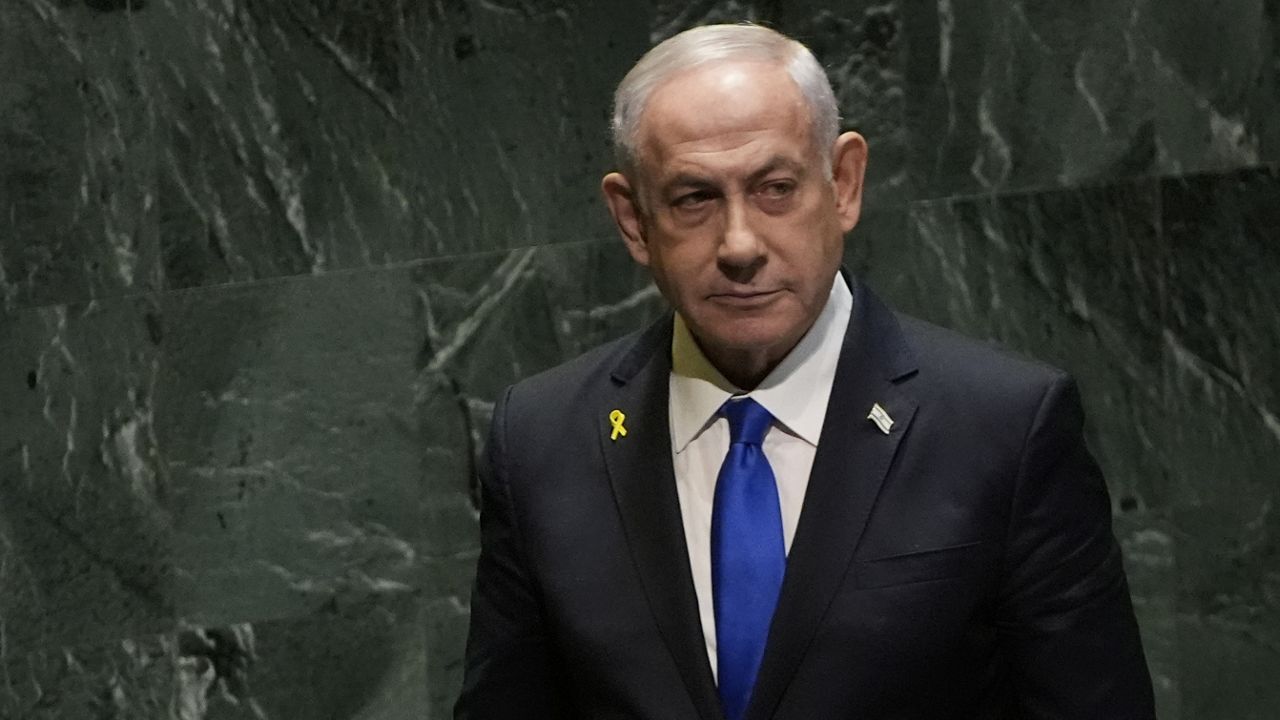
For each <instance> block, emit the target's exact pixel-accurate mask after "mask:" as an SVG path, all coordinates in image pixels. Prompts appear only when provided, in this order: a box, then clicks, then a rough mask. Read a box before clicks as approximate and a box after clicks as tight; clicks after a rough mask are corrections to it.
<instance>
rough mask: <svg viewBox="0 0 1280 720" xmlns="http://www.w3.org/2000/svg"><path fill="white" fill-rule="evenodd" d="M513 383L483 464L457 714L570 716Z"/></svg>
mask: <svg viewBox="0 0 1280 720" xmlns="http://www.w3.org/2000/svg"><path fill="white" fill-rule="evenodd" d="M510 396H511V389H510V388H508V390H507V391H506V393H505V394H504V395H503V397H502V398H501V399H499V400H498V402H497V403H496V405H495V406H494V413H493V425H492V427H491V429H490V433H489V444H488V447H487V449H486V462H484V463H482V465H481V468H480V482H481V508H480V558H479V561H478V563H477V567H476V579H475V585H474V586H473V587H472V592H471V624H470V630H469V632H468V636H467V649H466V659H465V663H466V667H465V670H464V676H463V686H462V693H461V695H460V697H459V699H458V702H457V705H455V706H454V718H455V720H501V719H503V718H512V719H513V720H514V719H515V718H520V719H521V720H523V719H525V718H548V719H554V718H561V717H566V716H567V715H566V710H565V701H564V698H563V696H562V692H561V690H560V687H561V685H560V678H559V677H558V676H559V673H560V667H561V665H560V663H559V662H557V658H556V654H555V650H554V647H553V643H552V641H551V638H550V636H549V633H548V629H547V623H546V617H545V613H544V611H543V608H542V604H541V601H540V600H539V595H538V590H537V587H536V583H535V581H534V578H533V577H532V576H531V573H530V566H529V562H528V558H527V557H526V555H525V547H524V543H523V538H522V537H521V528H520V522H519V515H518V513H517V510H516V508H515V505H514V502H513V497H512V492H511V478H510V476H509V474H508V468H509V465H510V458H509V457H508V456H507V451H508V444H507V406H508V402H509V400H510Z"/></svg>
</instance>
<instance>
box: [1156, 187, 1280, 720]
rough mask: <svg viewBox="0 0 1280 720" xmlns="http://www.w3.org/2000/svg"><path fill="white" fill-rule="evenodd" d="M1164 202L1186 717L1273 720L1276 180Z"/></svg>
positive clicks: (1278, 490) (1171, 452)
mask: <svg viewBox="0 0 1280 720" xmlns="http://www.w3.org/2000/svg"><path fill="white" fill-rule="evenodd" d="M1163 198H1164V226H1165V233H1166V236H1167V244H1168V248H1169V256H1170V273H1169V281H1168V282H1169V297H1170V314H1169V322H1168V324H1167V325H1166V326H1165V327H1163V328H1162V330H1161V335H1162V344H1163V356H1164V361H1165V363H1166V366H1167V370H1166V378H1167V379H1166V382H1167V389H1166V393H1167V396H1168V422H1167V423H1166V425H1165V427H1164V428H1162V432H1161V440H1162V443H1161V446H1162V447H1163V448H1165V453H1166V454H1167V457H1168V463H1167V465H1168V467H1169V468H1170V473H1169V477H1168V479H1167V482H1168V483H1169V485H1170V487H1171V491H1172V492H1173V493H1174V494H1175V495H1176V497H1177V498H1178V505H1177V507H1176V514H1175V518H1176V526H1177V529H1178V532H1179V533H1180V535H1179V540H1178V545H1177V569H1178V572H1177V577H1178V597H1177V600H1178V602H1177V611H1178V614H1177V619H1178V628H1179V642H1180V645H1181V651H1182V657H1183V658H1184V660H1186V661H1188V662H1187V663H1186V666H1185V668H1184V672H1183V705H1184V713H1185V716H1186V717H1188V718H1206V719H1210V718H1212V719H1215V720H1216V719H1217V718H1222V719H1223V720H1226V718H1259V719H1260V718H1265V717H1271V716H1273V715H1274V714H1275V709H1276V708H1277V707H1280V689H1278V688H1277V685H1276V683H1275V678H1276V677H1280V507H1278V506H1280V473H1278V469H1280V365H1278V364H1277V362H1276V358H1278V357H1280V324H1277V322H1276V319H1275V318H1276V313H1277V310H1276V309H1277V308H1278V307H1280V289H1278V288H1277V285H1276V283H1275V278H1276V276H1277V273H1278V272H1280V250H1278V249H1277V247H1276V244H1275V231H1276V228H1277V227H1280V171H1278V170H1277V169H1275V168H1269V169H1258V170H1250V171H1244V172H1238V173H1231V174H1226V175H1220V176H1212V175H1210V176H1197V177H1188V178H1184V179H1171V180H1167V181H1165V182H1164V183H1163ZM1192 658H1195V659H1196V661H1195V662H1194V663H1192V662H1189V661H1190V659H1192Z"/></svg>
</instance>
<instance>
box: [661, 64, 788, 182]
mask: <svg viewBox="0 0 1280 720" xmlns="http://www.w3.org/2000/svg"><path fill="white" fill-rule="evenodd" d="M808 116H809V111H808V108H807V106H806V105H805V103H804V98H803V96H802V95H801V94H800V89H799V88H798V87H797V86H796V84H795V81H794V80H792V79H791V75H790V74H789V73H788V72H787V71H786V69H785V68H783V67H780V66H778V65H775V64H771V63H762V62H725V63H717V64H712V65H708V66H700V67H697V68H693V69H691V70H687V71H685V72H681V73H678V74H677V75H675V76H674V77H671V78H669V79H667V80H666V81H665V82H663V83H662V84H661V85H659V86H658V87H657V88H656V89H655V90H654V91H653V93H652V95H650V96H649V101H648V103H647V104H646V107H645V110H644V113H643V115H642V116H641V118H640V125H639V133H638V136H639V137H638V140H639V142H638V145H639V147H640V151H641V157H642V159H643V161H644V164H646V165H648V166H650V167H651V168H654V169H657V168H662V167H664V166H666V165H667V164H669V163H670V162H672V161H673V160H678V159H686V160H691V161H694V162H696V161H698V159H700V158H701V159H707V160H714V159H716V158H719V157H739V156H748V155H753V154H763V155H768V156H774V155H777V154H779V153H782V154H797V155H798V154H802V153H803V152H804V151H805V150H806V149H807V148H808V147H809V138H810V126H809V121H808V120H809V118H808ZM800 159H801V157H799V156H797V157H796V160H800ZM655 166H656V167H655Z"/></svg>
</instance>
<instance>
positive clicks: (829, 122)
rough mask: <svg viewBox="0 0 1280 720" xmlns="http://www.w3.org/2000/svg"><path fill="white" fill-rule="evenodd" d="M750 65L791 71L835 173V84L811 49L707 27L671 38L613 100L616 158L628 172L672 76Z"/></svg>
mask: <svg viewBox="0 0 1280 720" xmlns="http://www.w3.org/2000/svg"><path fill="white" fill-rule="evenodd" d="M731 61H746V62H766V63H772V64H775V65H778V66H781V67H784V68H785V69H786V70H787V74H789V75H790V76H791V79H792V80H793V81H794V82H795V84H796V87H797V88H798V89H799V90H800V95H801V96H802V97H803V98H804V104H805V107H806V108H807V109H808V111H809V125H810V136H811V139H812V141H813V142H814V144H815V145H816V146H817V150H818V152H819V154H820V156H821V157H822V158H823V160H824V161H825V162H824V163H823V166H824V168H825V171H826V173H827V174H828V175H829V174H830V172H831V167H830V165H831V151H832V147H833V146H834V144H835V141H836V136H837V135H838V134H839V133H840V111H839V109H838V108H837V106H836V96H835V93H833V92H832V91H831V82H830V81H829V80H828V79H827V74H826V72H825V71H824V70H823V69H822V65H820V64H819V63H818V60H817V58H815V57H814V56H813V53H811V52H809V48H807V47H805V46H804V45H802V44H801V43H799V42H797V41H795V40H792V39H791V38H789V37H787V36H786V35H783V34H782V33H779V32H777V31H775V30H771V29H769V28H766V27H762V26H760V25H753V24H750V23H743V24H740V25H704V26H702V27H696V28H693V29H691V30H685V31H684V32H682V33H680V34H678V35H675V36H672V37H670V38H667V39H666V40H664V41H662V42H661V43H659V44H658V45H656V46H654V47H653V49H651V50H649V52H647V53H645V54H644V57H642V58H640V60H639V62H637V63H636V64H635V66H634V67H632V68H631V70H630V71H629V72H628V73H627V75H626V77H624V78H622V82H620V83H618V89H617V90H615V91H614V94H613V122H612V128H613V152H614V157H615V159H616V160H617V162H618V165H619V166H620V168H621V169H622V170H623V171H624V172H629V171H633V170H635V168H636V163H637V160H638V157H639V153H638V147H637V144H638V143H637V141H638V137H637V135H638V132H639V129H640V127H639V126H640V119H641V116H643V115H644V109H645V105H646V104H647V103H648V101H649V97H650V96H651V95H653V91H654V90H656V89H657V88H658V87H659V86H660V85H662V84H663V83H664V82H665V81H666V80H668V79H669V78H670V77H671V76H672V75H675V74H676V73H679V72H681V71H684V70H689V69H690V68H694V67H697V66H700V65H709V64H713V63H719V62H731Z"/></svg>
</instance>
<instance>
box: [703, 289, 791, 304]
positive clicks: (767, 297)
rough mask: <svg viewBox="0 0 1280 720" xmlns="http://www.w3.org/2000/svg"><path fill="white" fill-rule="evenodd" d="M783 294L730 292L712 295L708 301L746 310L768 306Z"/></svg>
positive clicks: (745, 291)
mask: <svg viewBox="0 0 1280 720" xmlns="http://www.w3.org/2000/svg"><path fill="white" fill-rule="evenodd" d="M781 294H782V290H730V291H728V292H719V293H711V294H710V295H708V296H707V299H708V300H710V301H711V302H713V303H716V304H719V305H726V306H729V307H733V308H744V309H745V308H753V307H758V306H761V305H767V304H768V303H770V302H772V301H773V300H775V299H776V298H777V297H778V296H779V295H781Z"/></svg>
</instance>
